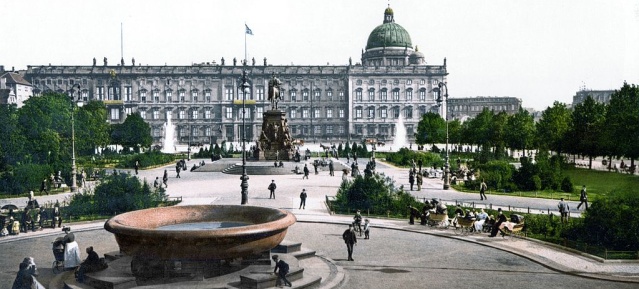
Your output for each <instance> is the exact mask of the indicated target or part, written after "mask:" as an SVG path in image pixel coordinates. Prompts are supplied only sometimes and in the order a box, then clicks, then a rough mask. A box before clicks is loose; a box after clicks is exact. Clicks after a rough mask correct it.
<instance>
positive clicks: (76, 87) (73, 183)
mask: <svg viewBox="0 0 639 289" xmlns="http://www.w3.org/2000/svg"><path fill="white" fill-rule="evenodd" d="M76 91H77V92H78V94H79V93H80V85H79V84H74V85H73V86H72V87H71V89H70V90H69V97H70V98H71V192H75V191H77V190H78V186H77V185H76V183H77V180H76V175H77V168H76V166H75V117H74V115H75V100H76V99H75V92H76Z"/></svg>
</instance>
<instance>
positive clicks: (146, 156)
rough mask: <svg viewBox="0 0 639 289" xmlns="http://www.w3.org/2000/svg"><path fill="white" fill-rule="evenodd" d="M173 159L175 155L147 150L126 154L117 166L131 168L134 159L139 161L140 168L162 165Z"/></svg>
mask: <svg viewBox="0 0 639 289" xmlns="http://www.w3.org/2000/svg"><path fill="white" fill-rule="evenodd" d="M174 160H175V155H173V154H165V153H162V152H160V151H155V150H154V151H147V152H145V153H143V154H137V155H131V156H127V157H126V158H124V159H123V161H122V162H121V163H120V165H119V166H118V167H124V168H133V167H134V166H135V161H139V162H140V168H145V167H153V166H157V165H163V164H167V163H170V162H173V161H174Z"/></svg>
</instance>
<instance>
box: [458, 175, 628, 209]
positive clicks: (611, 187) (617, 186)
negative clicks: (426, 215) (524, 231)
mask: <svg viewBox="0 0 639 289" xmlns="http://www.w3.org/2000/svg"><path fill="white" fill-rule="evenodd" d="M563 173H564V175H566V176H568V177H570V179H571V180H572V183H573V185H574V186H575V190H574V192H572V193H565V192H562V191H550V190H545V191H537V192H532V191H530V192H525V191H515V192H502V191H494V190H490V189H489V191H488V192H487V193H488V194H491V195H505V196H518V197H529V198H544V199H555V200H557V199H559V198H562V197H563V198H566V200H569V201H579V193H580V191H581V187H582V186H583V185H586V189H587V191H588V201H590V202H592V201H594V200H595V199H597V198H601V197H605V196H610V195H612V194H616V193H620V192H624V193H633V194H634V195H639V176H637V175H629V174H625V173H615V172H607V171H597V170H588V169H581V168H568V169H564V170H563ZM453 187H454V188H455V189H456V190H458V191H460V192H470V193H477V191H469V190H468V189H467V188H465V187H464V186H461V185H454V186H453Z"/></svg>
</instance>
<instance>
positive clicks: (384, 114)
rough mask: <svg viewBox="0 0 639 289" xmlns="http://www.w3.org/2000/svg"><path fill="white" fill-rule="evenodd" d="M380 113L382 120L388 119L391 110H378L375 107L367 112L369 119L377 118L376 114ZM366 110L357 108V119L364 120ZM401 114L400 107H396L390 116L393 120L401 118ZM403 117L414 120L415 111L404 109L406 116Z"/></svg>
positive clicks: (392, 109)
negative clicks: (363, 115)
mask: <svg viewBox="0 0 639 289" xmlns="http://www.w3.org/2000/svg"><path fill="white" fill-rule="evenodd" d="M377 111H379V117H380V118H388V114H389V109H387V108H379V109H376V108H374V107H370V108H368V109H367V110H366V112H367V117H368V118H375V113H376V112H377ZM363 112H364V110H363V109H362V108H361V107H357V108H355V118H356V119H357V118H363V117H362V114H363ZM399 114H400V108H399V107H395V108H391V109H390V115H391V118H399ZM403 117H404V118H405V119H412V118H413V110H412V109H404V115H403Z"/></svg>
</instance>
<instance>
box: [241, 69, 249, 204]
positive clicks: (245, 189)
mask: <svg viewBox="0 0 639 289" xmlns="http://www.w3.org/2000/svg"><path fill="white" fill-rule="evenodd" d="M244 65H246V62H245V63H244ZM240 89H242V176H241V177H240V180H242V184H241V185H240V187H241V188H242V205H246V204H247V203H248V179H249V177H248V176H247V175H246V127H245V124H244V122H245V117H246V115H245V113H246V93H247V91H248V89H249V84H248V77H247V76H246V70H244V71H242V84H240Z"/></svg>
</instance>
